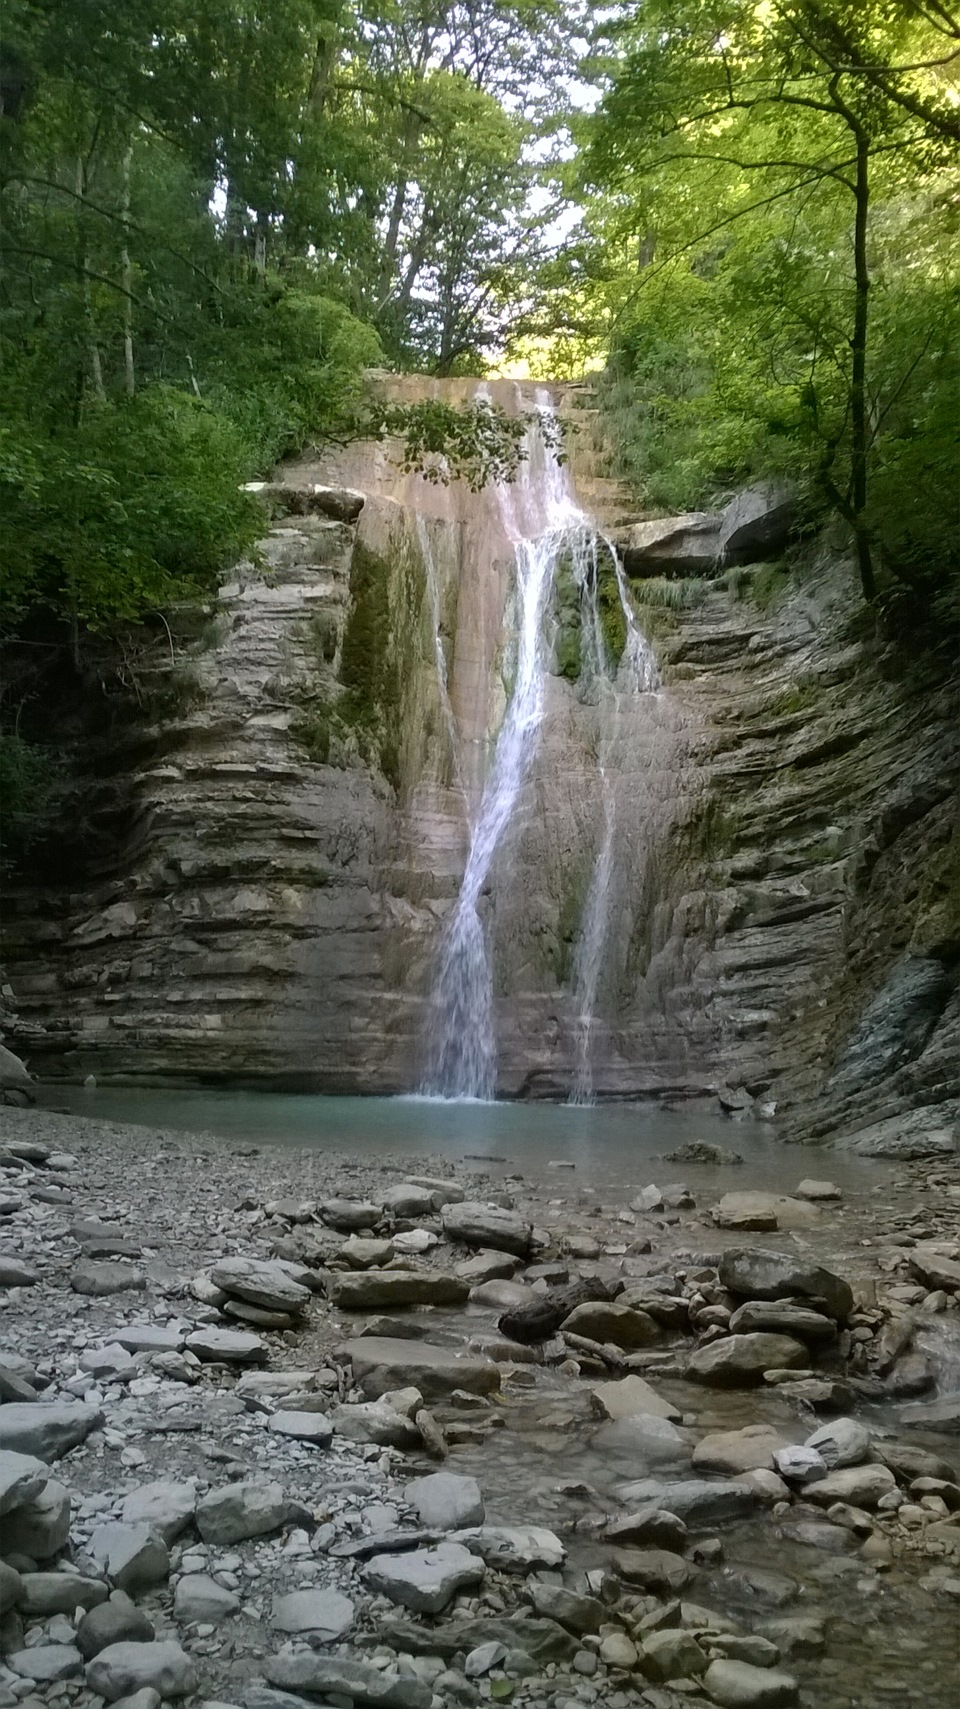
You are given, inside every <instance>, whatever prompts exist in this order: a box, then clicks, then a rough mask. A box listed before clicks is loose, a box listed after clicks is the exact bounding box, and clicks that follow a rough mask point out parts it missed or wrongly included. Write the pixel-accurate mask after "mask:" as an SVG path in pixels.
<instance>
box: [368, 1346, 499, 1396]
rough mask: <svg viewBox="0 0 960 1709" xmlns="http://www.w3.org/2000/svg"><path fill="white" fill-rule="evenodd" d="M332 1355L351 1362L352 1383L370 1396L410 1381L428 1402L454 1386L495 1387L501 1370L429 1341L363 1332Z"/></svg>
mask: <svg viewBox="0 0 960 1709" xmlns="http://www.w3.org/2000/svg"><path fill="white" fill-rule="evenodd" d="M336 1356H337V1358H338V1359H342V1360H345V1361H347V1362H349V1363H350V1364H352V1366H353V1375H354V1380H355V1382H356V1383H357V1384H358V1386H359V1387H360V1388H361V1389H362V1390H363V1392H364V1394H365V1395H368V1396H369V1397H370V1398H371V1399H372V1400H376V1399H378V1397H379V1396H380V1395H382V1394H384V1393H386V1392H387V1391H388V1390H389V1389H401V1388H408V1387H410V1386H412V1387H414V1388H417V1389H419V1390H420V1393H421V1394H422V1396H423V1398H424V1400H427V1401H430V1400H440V1399H443V1398H444V1397H445V1396H446V1395H449V1394H450V1393H451V1391H452V1390H453V1389H467V1390H468V1391H469V1392H470V1393H473V1394H493V1393H494V1392H495V1391H496V1390H497V1389H498V1388H499V1387H500V1372H499V1370H498V1369H497V1366H496V1365H495V1364H494V1363H493V1360H492V1359H478V1358H476V1357H475V1356H471V1355H467V1354H462V1353H459V1352H458V1351H457V1350H456V1349H455V1348H452V1347H440V1346H434V1345H433V1344H432V1343H430V1342H424V1341H401V1340H399V1339H393V1338H387V1337H378V1336H370V1337H362V1338H361V1339H359V1340H356V1341H348V1342H346V1343H345V1344H344V1345H343V1346H341V1347H340V1348H338V1349H337V1354H336Z"/></svg>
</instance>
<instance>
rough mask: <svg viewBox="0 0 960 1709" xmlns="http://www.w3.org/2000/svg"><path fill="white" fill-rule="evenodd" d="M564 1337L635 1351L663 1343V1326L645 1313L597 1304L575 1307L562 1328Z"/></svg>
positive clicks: (565, 1319) (633, 1308)
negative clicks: (661, 1327) (576, 1336)
mask: <svg viewBox="0 0 960 1709" xmlns="http://www.w3.org/2000/svg"><path fill="white" fill-rule="evenodd" d="M560 1331H561V1334H569V1335H582V1336H585V1337H586V1339H587V1340H588V1341H599V1342H601V1343H607V1342H609V1343H610V1344H611V1345H612V1346H614V1347H623V1348H624V1349H626V1350H627V1351H632V1350H633V1349H635V1348H637V1347H650V1346H652V1345H653V1343H654V1342H656V1341H659V1340H660V1339H661V1335H662V1331H661V1329H660V1325H659V1324H658V1323H655V1322H654V1320H653V1318H652V1317H650V1316H649V1314H648V1313H647V1312H645V1311H637V1310H636V1308H635V1307H633V1306H628V1305H619V1304H607V1303H606V1302H604V1301H603V1300H593V1301H591V1302H590V1303H589V1304H587V1305H578V1306H575V1307H574V1309H573V1311H572V1312H571V1313H570V1315H569V1317H565V1318H564V1320H563V1322H562V1324H561V1325H560Z"/></svg>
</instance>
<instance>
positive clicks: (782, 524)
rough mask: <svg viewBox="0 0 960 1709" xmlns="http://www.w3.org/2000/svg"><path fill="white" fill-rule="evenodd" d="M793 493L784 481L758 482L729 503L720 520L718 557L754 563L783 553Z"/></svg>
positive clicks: (791, 509)
mask: <svg viewBox="0 0 960 1709" xmlns="http://www.w3.org/2000/svg"><path fill="white" fill-rule="evenodd" d="M795 511H796V492H795V489H794V487H793V486H792V485H790V484H789V483H787V482H785V481H757V482H756V484H755V485H754V486H751V487H744V489H743V491H742V492H738V493H737V494H736V495H735V497H734V498H732V499H731V500H730V503H729V504H728V505H727V508H726V510H725V511H724V512H723V516H722V517H721V520H720V555H721V557H722V558H723V560H724V562H725V563H728V564H753V563H756V562H758V560H760V559H762V558H768V557H770V556H771V555H773V556H775V555H776V554H777V553H779V552H782V551H783V549H784V547H785V546H786V545H787V544H788V542H789V539H790V530H791V528H792V526H793V522H794V515H795Z"/></svg>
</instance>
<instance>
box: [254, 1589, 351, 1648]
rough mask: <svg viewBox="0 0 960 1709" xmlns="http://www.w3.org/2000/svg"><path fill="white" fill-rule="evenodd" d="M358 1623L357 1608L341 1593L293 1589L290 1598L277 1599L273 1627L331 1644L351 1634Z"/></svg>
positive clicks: (279, 1630) (272, 1620) (272, 1621)
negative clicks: (354, 1624) (348, 1633)
mask: <svg viewBox="0 0 960 1709" xmlns="http://www.w3.org/2000/svg"><path fill="white" fill-rule="evenodd" d="M353 1621H354V1606H353V1603H352V1602H351V1601H350V1598H349V1597H347V1596H341V1594H340V1592H339V1591H338V1590H330V1589H324V1590H292V1591H290V1592H289V1594H288V1595H286V1596H275V1597H274V1599H273V1613H272V1614H271V1616H270V1624H271V1626H275V1627H276V1629H277V1631H278V1632H291V1633H298V1632H311V1633H313V1634H315V1635H316V1637H317V1638H319V1639H320V1640H321V1642H323V1643H325V1644H330V1643H333V1642H335V1640H336V1639H337V1638H342V1637H343V1635H344V1633H345V1632H349V1630H350V1628H351V1626H352V1625H353Z"/></svg>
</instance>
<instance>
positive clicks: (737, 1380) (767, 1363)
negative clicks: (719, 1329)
mask: <svg viewBox="0 0 960 1709" xmlns="http://www.w3.org/2000/svg"><path fill="white" fill-rule="evenodd" d="M809 1361H810V1355H809V1353H808V1352H807V1349H806V1347H805V1346H804V1345H803V1343H802V1342H801V1341H795V1340H794V1339H793V1337H792V1336H790V1335H767V1334H764V1333H759V1334H756V1335H725V1336H723V1338H722V1339H721V1340H719V1341H711V1342H709V1343H708V1345H707V1346H706V1347H697V1348H696V1349H695V1350H694V1352H693V1353H691V1355H690V1358H689V1360H688V1361H687V1375H688V1377H692V1378H693V1379H694V1380H695V1381H696V1382H701V1383H708V1384H709V1385H710V1386H711V1387H713V1388H743V1387H749V1386H750V1385H751V1384H755V1383H761V1382H762V1381H763V1374H764V1372H765V1371H782V1370H804V1369H805V1368H806V1367H807V1366H808V1364H809Z"/></svg>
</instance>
